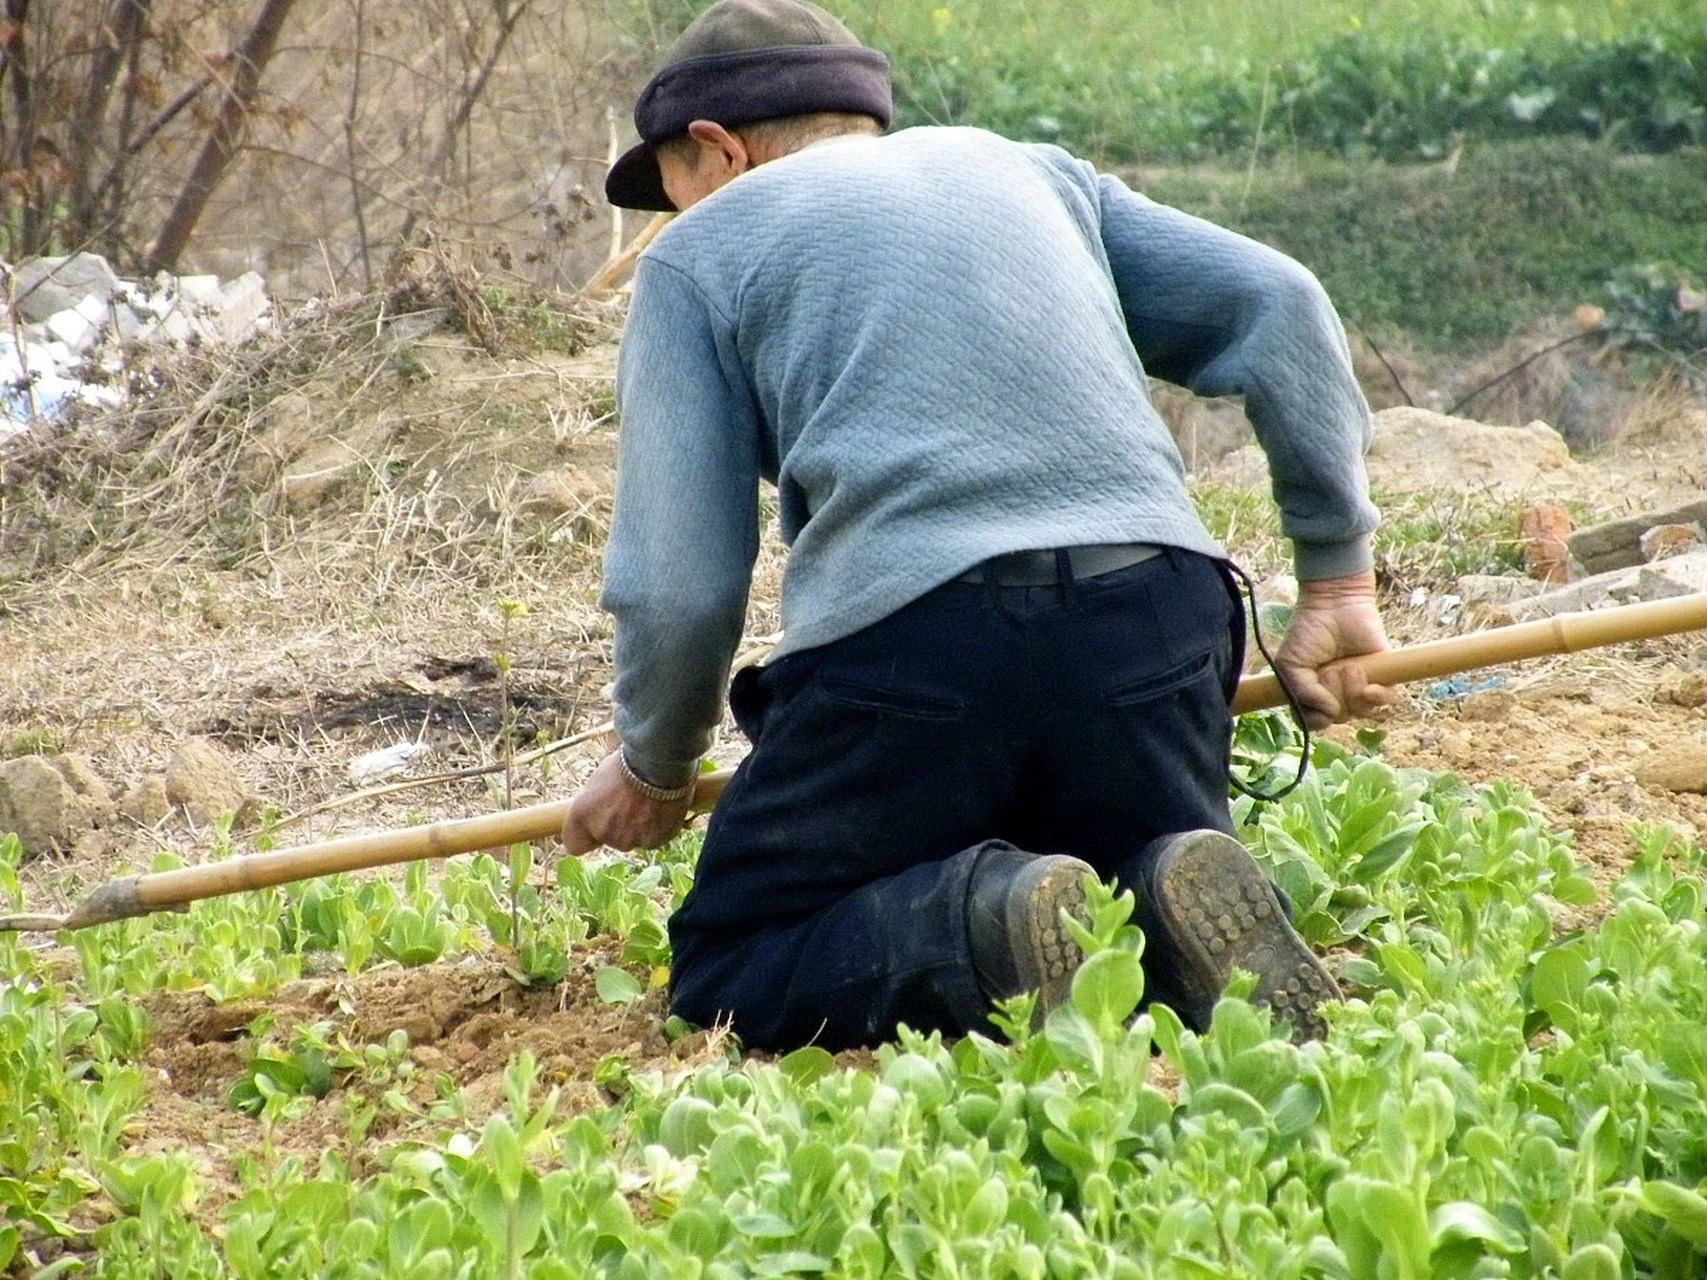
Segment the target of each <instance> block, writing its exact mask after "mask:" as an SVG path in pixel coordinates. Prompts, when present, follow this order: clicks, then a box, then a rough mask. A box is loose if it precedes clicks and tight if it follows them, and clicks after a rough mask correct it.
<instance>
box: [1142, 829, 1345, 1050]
mask: <svg viewBox="0 0 1707 1280" xmlns="http://www.w3.org/2000/svg"><path fill="white" fill-rule="evenodd" d="M1148 852H1149V856H1148V857H1147V858H1146V860H1145V867H1146V869H1145V873H1144V884H1143V885H1142V886H1141V893H1140V895H1139V900H1138V910H1137V922H1138V924H1139V926H1140V927H1141V928H1142V929H1143V930H1144V934H1145V937H1146V939H1147V942H1148V945H1147V946H1146V948H1145V957H1144V959H1145V969H1146V973H1147V974H1149V973H1151V972H1152V970H1154V976H1153V977H1152V979H1151V981H1150V983H1149V985H1150V988H1151V998H1152V999H1153V1000H1155V1001H1157V1002H1159V1003H1164V1004H1168V1005H1170V1006H1171V1007H1172V1008H1173V1009H1174V1010H1175V1012H1177V1013H1178V1014H1179V1015H1180V1018H1181V1019H1182V1020H1183V1021H1184V1022H1185V1024H1186V1025H1187V1026H1189V1027H1191V1028H1192V1029H1193V1030H1195V1031H1199V1032H1201V1031H1204V1030H1206V1029H1207V1028H1208V1026H1209V1020H1210V1017H1211V1015H1212V1014H1213V1013H1214V1010H1215V1002H1216V1001H1217V1000H1219V999H1220V998H1221V994H1222V992H1223V991H1225V990H1226V987H1227V979H1228V977H1230V976H1231V975H1232V972H1233V970H1234V969H1244V970H1247V971H1249V972H1251V973H1254V974H1255V975H1256V979H1257V985H1256V990H1255V991H1254V992H1253V993H1252V995H1251V999H1252V1001H1253V1002H1254V1003H1257V1004H1263V1005H1267V1006H1268V1007H1269V1008H1270V1009H1271V1010H1272V1011H1273V1012H1274V1016H1275V1017H1276V1018H1277V1019H1279V1020H1280V1021H1282V1022H1286V1023H1289V1024H1290V1025H1291V1027H1292V1032H1293V1038H1294V1039H1295V1040H1313V1039H1319V1038H1321V1037H1322V1036H1323V1035H1324V1034H1326V1032H1327V1026H1326V1024H1325V1023H1324V1022H1323V1021H1322V1017H1321V1014H1320V1013H1319V1012H1318V1011H1317V1009H1318V1006H1319V1005H1321V1003H1322V1002H1323V1001H1325V1000H1338V999H1341V998H1342V995H1341V992H1340V989H1339V984H1338V983H1336V982H1335V981H1334V979H1333V976H1332V975H1331V974H1329V973H1328V971H1327V970H1326V969H1325V968H1323V967H1322V962H1321V961H1320V960H1318V959H1317V958H1316V956H1315V953H1314V952H1312V951H1311V950H1310V948H1309V947H1308V946H1306V945H1305V943H1304V940H1303V939H1302V938H1300V937H1299V936H1298V934H1297V932H1296V931H1295V930H1294V929H1293V928H1292V924H1291V921H1290V920H1289V919H1288V913H1287V911H1286V910H1285V909H1284V907H1283V906H1282V904H1281V901H1280V898H1279V895H1278V893H1277V892H1276V890H1275V888H1274V886H1273V885H1272V884H1270V883H1269V881H1268V877H1266V876H1265V875H1263V873H1262V869H1261V868H1260V867H1258V866H1257V864H1256V861H1255V860H1254V859H1253V858H1252V857H1251V855H1250V853H1249V852H1247V851H1246V849H1245V847H1244V845H1242V844H1240V843H1239V842H1238V841H1237V840H1235V839H1234V838H1233V837H1232V836H1229V835H1225V834H1223V833H1222V832H1219V831H1186V832H1182V833H1181V834H1179V835H1172V836H1165V837H1163V838H1162V839H1160V840H1158V841H1156V842H1155V844H1154V845H1152V846H1151V848H1150V850H1149V851H1148Z"/></svg>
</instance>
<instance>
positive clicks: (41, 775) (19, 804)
mask: <svg viewBox="0 0 1707 1280" xmlns="http://www.w3.org/2000/svg"><path fill="white" fill-rule="evenodd" d="M112 814H113V804H112V798H111V797H110V796H109V795H108V794H107V787H106V784H105V783H103V782H102V781H101V779H100V778H99V777H98V776H96V774H95V771H94V769H93V767H92V766H91V765H90V764H89V762H88V761H87V760H85V759H84V758H83V757H81V756H74V755H61V756H53V757H48V756H19V757H18V758H17V759H16V760H8V761H6V762H5V763H3V764H0V834H4V833H5V832H8V831H10V832H15V833H16V834H17V837H18V840H19V842H20V843H21V844H22V845H23V848H24V856H25V857H26V858H34V857H38V856H40V855H41V854H44V853H52V852H56V851H63V850H68V849H70V848H71V847H72V846H73V845H75V844H76V843H77V840H78V839H79V837H81V836H83V835H85V834H87V833H88V832H90V831H92V830H93V829H94V828H96V827H98V826H101V825H102V824H104V823H105V822H107V821H108V820H110V819H111V817H112Z"/></svg>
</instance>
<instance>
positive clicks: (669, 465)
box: [599, 255, 759, 786]
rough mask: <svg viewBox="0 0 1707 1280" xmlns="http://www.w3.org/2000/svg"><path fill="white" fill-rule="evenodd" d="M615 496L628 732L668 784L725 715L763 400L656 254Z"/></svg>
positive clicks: (619, 723) (647, 277) (611, 596)
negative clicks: (754, 395) (757, 398)
mask: <svg viewBox="0 0 1707 1280" xmlns="http://www.w3.org/2000/svg"><path fill="white" fill-rule="evenodd" d="M617 404H618V409H619V411H620V414H621V428H620V435H619V439H618V453H617V456H618V461H617V478H616V500H615V509H614V512H613V514H612V518H611V531H610V539H609V541H608V543H607V544H606V548H605V561H604V589H603V592H602V594H601V596H600V600H599V603H600V605H601V606H602V607H603V608H605V609H606V610H607V611H609V612H610V614H611V615H612V617H613V619H614V621H615V628H616V642H615V654H614V661H615V667H616V687H615V695H614V701H615V704H616V707H615V720H616V728H617V734H618V736H619V737H620V738H621V739H622V743H623V747H624V750H625V751H626V752H627V754H628V758H629V760H630V761H631V763H632V764H633V765H634V767H635V768H636V769H638V770H639V771H640V772H641V773H642V774H643V775H644V776H645V777H647V778H649V779H651V780H652V781H653V782H656V783H658V784H660V785H662V786H676V785H679V784H681V783H683V782H685V781H687V780H688V778H690V777H691V776H692V774H693V772H694V769H695V767H696V764H697V761H698V759H699V757H700V756H701V755H703V754H704V753H705V751H706V749H707V748H708V747H709V746H710V744H711V736H712V732H713V731H714V730H715V728H716V727H717V723H718V721H719V720H720V719H721V716H722V699H723V691H724V686H725V684H726V683H727V681H728V678H729V667H730V664H731V662H732V661H733V660H734V655H735V649H736V646H737V645H739V644H740V640H741V630H742V626H743V624H744V622H745V618H746V606H747V592H748V589H749V585H750V582H751V577H752V567H753V561H754V559H755V557H756V556H757V554H758V481H759V469H758V425H759V423H758V414H757V411H756V408H755V406H754V402H753V399H752V395H751V393H750V391H749V388H748V383H747V380H746V376H745V374H744V373H743V372H742V369H741V365H740V362H739V360H738V359H737V357H736V352H735V345H734V339H733V333H732V329H731V326H730V325H729V324H728V323H727V321H726V320H725V319H724V318H723V317H722V316H720V315H719V314H718V313H717V312H716V310H715V308H713V307H712V305H711V304H710V302H709V301H708V299H707V298H706V297H705V295H704V294H703V293H702V292H701V291H700V290H699V289H698V287H697V286H695V285H694V283H693V282H692V281H691V280H690V279H689V278H688V277H687V276H685V275H683V274H682V273H681V272H679V271H678V270H677V269H675V268H673V267H671V266H669V265H667V264H665V263H662V262H660V261H659V260H657V259H656V258H654V257H652V256H651V255H647V256H646V257H643V258H642V259H641V261H640V264H639V267H638V268H637V270H636V273H635V285H634V295H633V300H632V305H631V307H630V310H629V316H628V322H627V325H626V327H625V329H624V333H623V339H622V345H621V349H620V354H619V357H618V363H617Z"/></svg>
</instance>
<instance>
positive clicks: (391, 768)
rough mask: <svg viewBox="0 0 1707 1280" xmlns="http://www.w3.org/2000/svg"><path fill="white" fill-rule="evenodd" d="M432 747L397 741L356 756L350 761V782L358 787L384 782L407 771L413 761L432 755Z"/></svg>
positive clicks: (420, 743)
mask: <svg viewBox="0 0 1707 1280" xmlns="http://www.w3.org/2000/svg"><path fill="white" fill-rule="evenodd" d="M432 753H433V749H432V748H431V747H429V746H428V745H427V744H426V743H424V742H399V743H397V744H395V745H394V746H389V747H382V748H380V749H379V750H378V751H370V752H368V753H367V754H366V755H364V756H357V757H356V758H355V759H354V760H352V761H350V767H349V775H350V782H351V783H352V784H353V785H355V786H358V787H365V786H369V785H371V784H372V783H375V782H384V781H385V780H386V779H387V778H396V777H399V776H401V775H402V774H405V773H408V772H409V768H410V766H411V765H413V764H414V763H415V761H417V760H420V759H423V758H425V757H427V756H430V755H432Z"/></svg>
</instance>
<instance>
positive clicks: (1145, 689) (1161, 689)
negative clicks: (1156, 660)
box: [1103, 652, 1220, 707]
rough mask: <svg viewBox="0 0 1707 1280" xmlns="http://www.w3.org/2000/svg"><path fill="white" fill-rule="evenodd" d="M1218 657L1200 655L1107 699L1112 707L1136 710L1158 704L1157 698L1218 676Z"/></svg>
mask: <svg viewBox="0 0 1707 1280" xmlns="http://www.w3.org/2000/svg"><path fill="white" fill-rule="evenodd" d="M1214 667H1215V655H1214V654H1213V653H1209V652H1205V653H1200V654H1198V655H1197V657H1195V658H1192V659H1189V660H1188V661H1186V662H1182V663H1180V664H1179V665H1178V666H1174V667H1169V668H1168V669H1167V670H1165V671H1158V672H1156V674H1154V675H1152V676H1146V677H1145V678H1144V679H1142V680H1133V681H1130V682H1128V683H1126V684H1118V685H1115V686H1114V688H1112V689H1110V690H1109V691H1108V692H1107V693H1106V694H1104V695H1103V697H1104V699H1105V700H1106V701H1107V703H1108V705H1109V706H1111V707H1136V706H1142V705H1143V704H1144V703H1146V702H1154V701H1155V700H1156V699H1157V698H1165V697H1167V695H1168V694H1170V693H1177V692H1178V691H1179V690H1181V689H1183V688H1185V687H1186V686H1187V685H1191V684H1195V683H1196V682H1197V681H1199V680H1201V679H1203V677H1204V676H1205V675H1206V674H1207V675H1211V676H1213V675H1214ZM1215 687H1216V688H1219V687H1220V680H1219V679H1216V680H1215Z"/></svg>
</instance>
